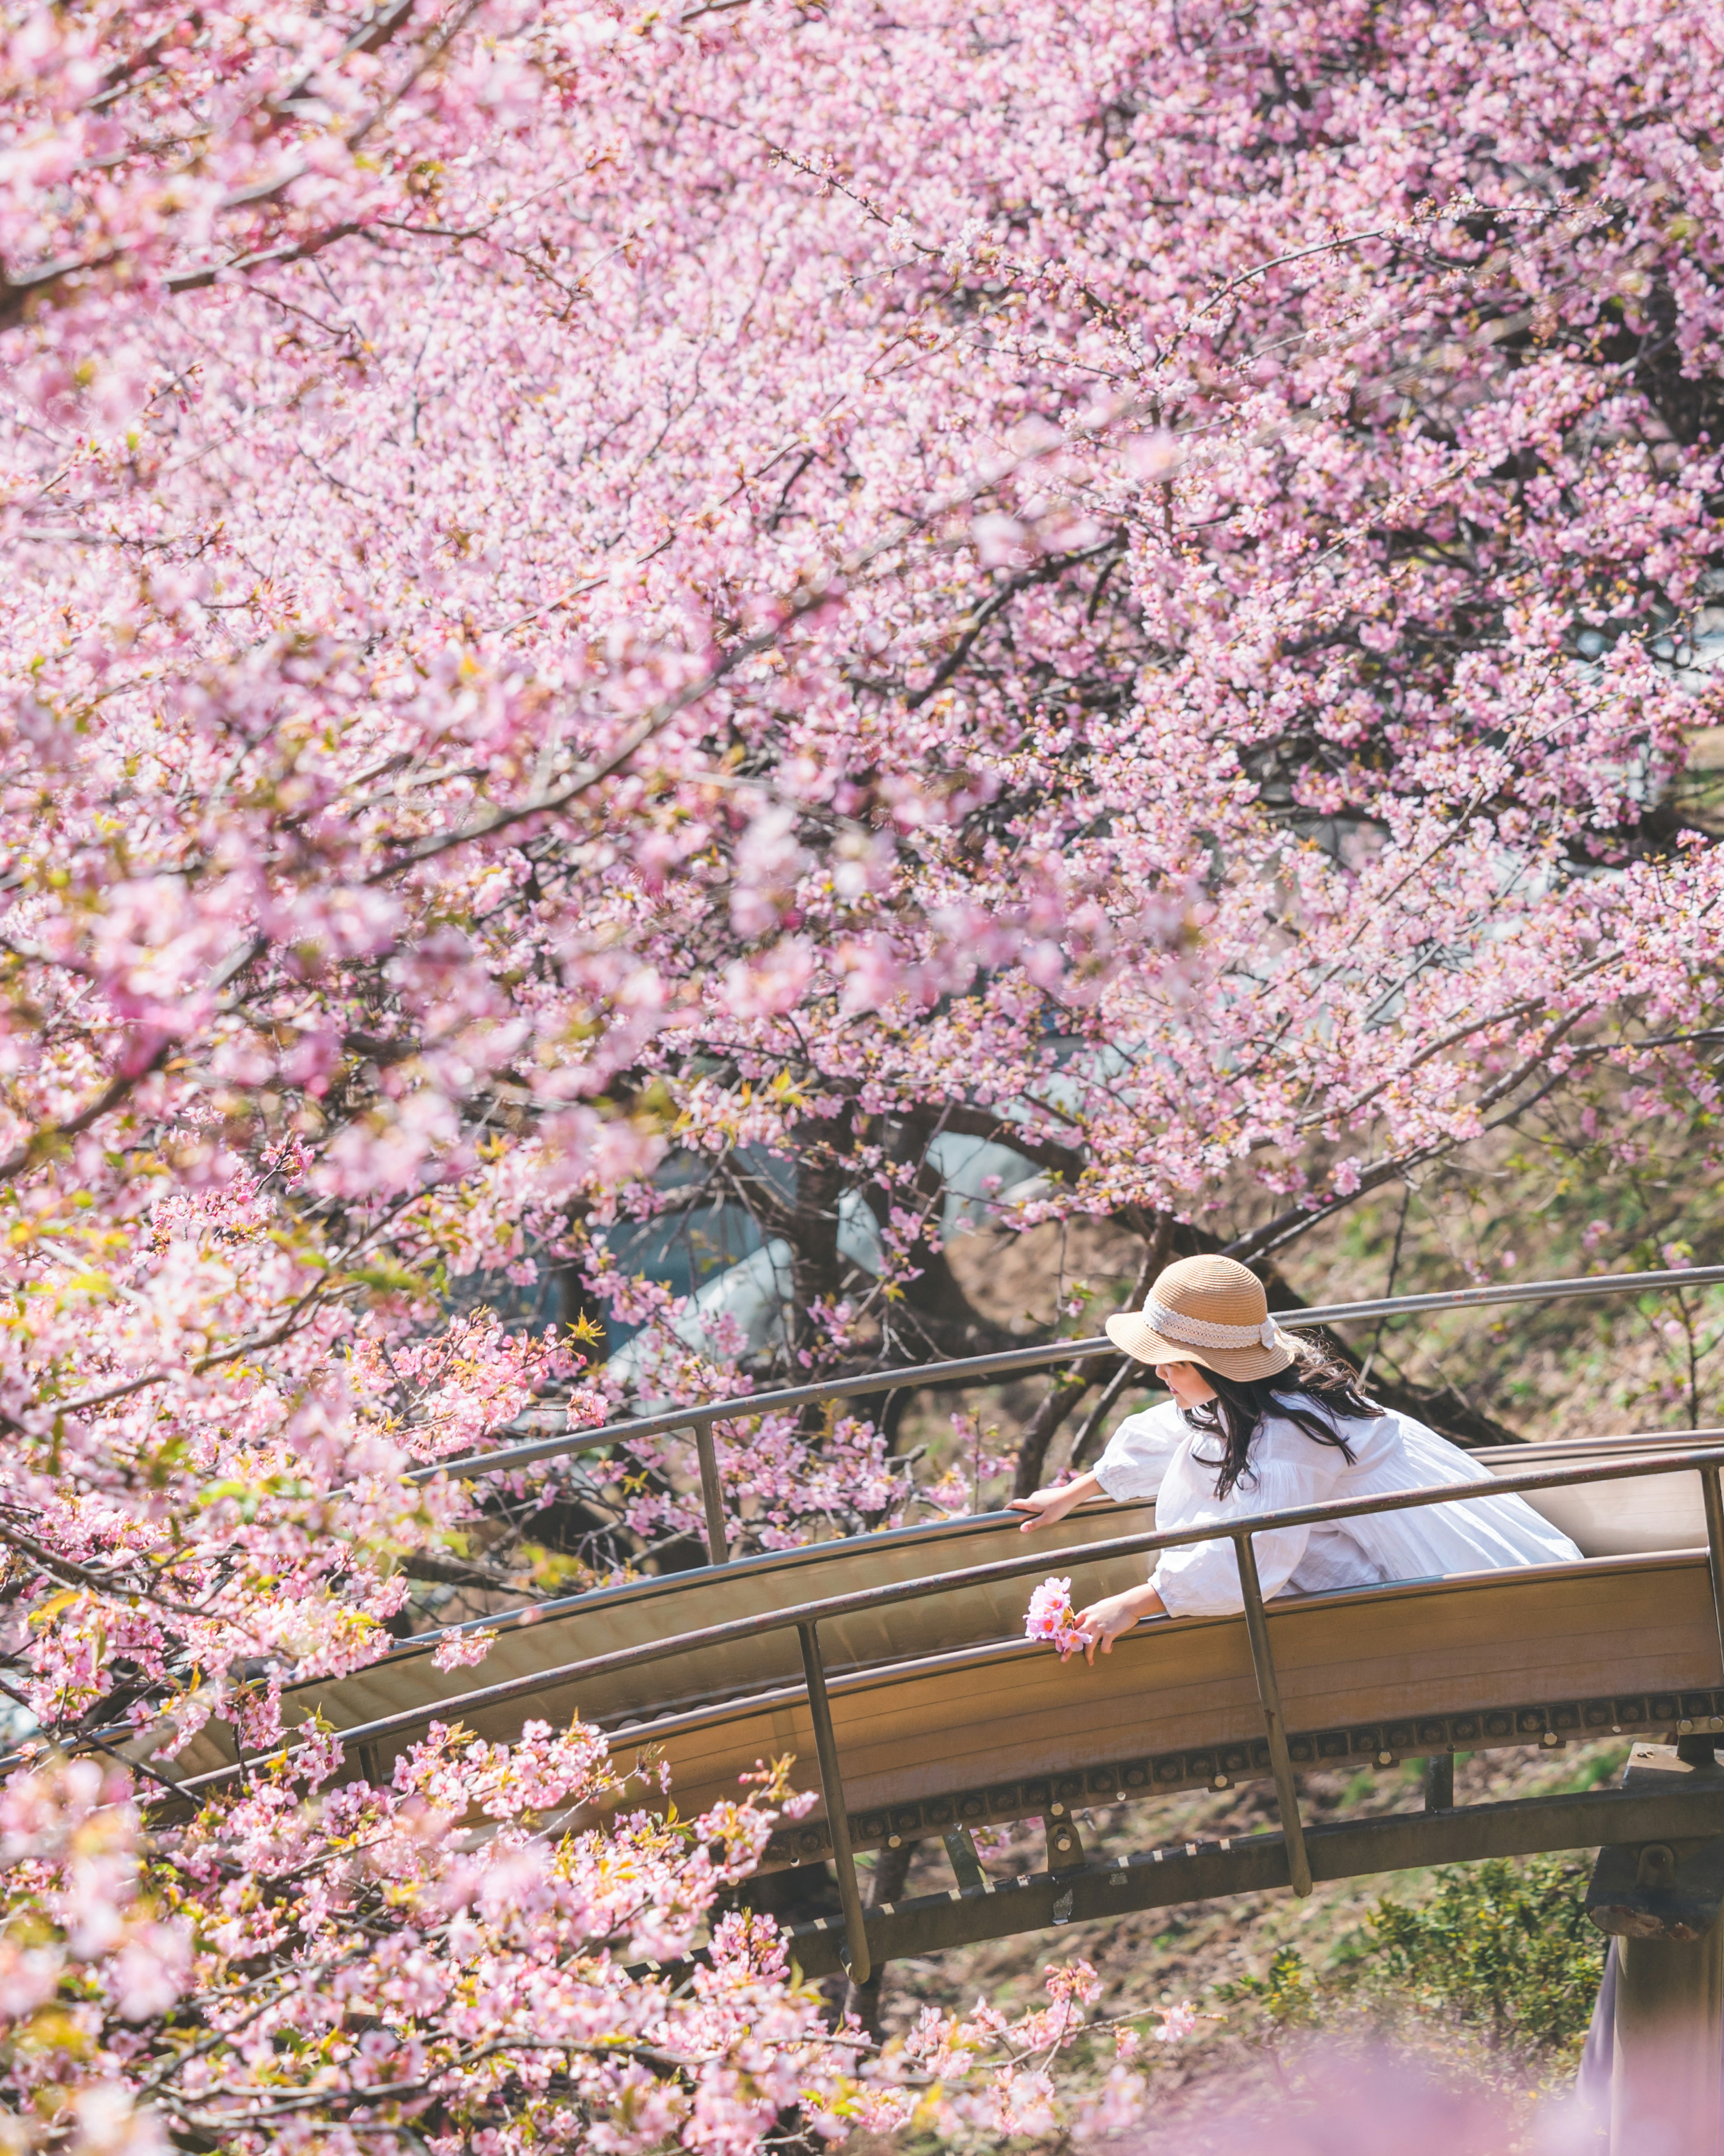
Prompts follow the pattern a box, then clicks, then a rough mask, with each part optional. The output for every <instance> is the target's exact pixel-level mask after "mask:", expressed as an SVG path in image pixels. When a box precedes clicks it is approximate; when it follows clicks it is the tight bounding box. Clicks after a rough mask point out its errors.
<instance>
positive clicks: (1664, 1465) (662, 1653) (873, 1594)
mask: <svg viewBox="0 0 1724 2156" xmlns="http://www.w3.org/2000/svg"><path fill="white" fill-rule="evenodd" d="M1686 1435H1689V1436H1691V1437H1695V1438H1699V1439H1701V1440H1717V1442H1716V1444H1711V1445H1708V1444H1702V1445H1701V1447H1700V1448H1699V1449H1695V1448H1693V1447H1691V1448H1689V1449H1688V1450H1685V1451H1680V1452H1660V1453H1657V1454H1655V1455H1650V1456H1648V1457H1647V1458H1645V1459H1644V1460H1612V1461H1599V1462H1597V1463H1593V1462H1591V1461H1588V1462H1586V1463H1584V1464H1583V1465H1582V1466H1578V1467H1558V1468H1547V1469H1545V1470H1544V1471H1542V1472H1540V1473H1537V1474H1530V1475H1503V1476H1496V1475H1493V1476H1489V1477H1487V1478H1485V1479H1484V1480H1481V1481H1478V1482H1444V1483H1439V1484H1438V1485H1435V1486H1431V1487H1426V1488H1421V1489H1417V1490H1394V1491H1389V1492H1388V1495H1386V1496H1378V1497H1339V1498H1331V1499H1330V1500H1329V1501H1327V1502H1326V1503H1324V1504H1321V1505H1301V1506H1296V1507H1290V1508H1289V1509H1287V1510H1285V1511H1283V1512H1259V1513H1255V1514H1253V1515H1251V1516H1250V1517H1248V1518H1245V1519H1243V1520H1238V1521H1234V1522H1232V1523H1231V1524H1229V1525H1225V1526H1224V1525H1221V1524H1219V1523H1218V1522H1214V1521H1210V1522H1208V1523H1206V1524H1205V1525H1203V1526H1202V1527H1169V1528H1164V1529H1153V1530H1150V1531H1147V1532H1144V1533H1142V1534H1136V1535H1116V1536H1112V1537H1109V1538H1107V1539H1106V1540H1104V1541H1101V1542H1093V1543H1070V1544H1068V1545H1066V1546H1065V1548H1060V1550H1059V1551H1058V1552H1057V1553H1050V1552H1049V1550H1048V1549H1047V1548H1045V1546H1044V1547H1043V1548H1040V1549H1038V1550H1035V1551H1034V1552H1026V1553H1025V1554H1024V1556H1022V1557H1013V1558H994V1559H993V1561H992V1562H991V1563H987V1564H974V1565H963V1566H960V1567H959V1568H957V1569H956V1570H954V1571H951V1572H936V1573H928V1574H927V1575H926V1577H925V1578H921V1579H899V1580H888V1581H885V1582H883V1583H882V1584H880V1585H879V1586H877V1587H859V1588H853V1589H851V1590H850V1592H849V1594H832V1595H827V1596H824V1597H823V1598H821V1599H818V1600H815V1601H813V1602H802V1603H793V1604H787V1605H786V1606H785V1607H783V1608H782V1609H762V1610H757V1611H756V1612H754V1613H753V1614H751V1615H749V1616H747V1617H731V1618H727V1619H726V1620H725V1621H724V1623H722V1624H721V1625H700V1626H698V1627H697V1628H696V1629H695V1630H693V1631H691V1632H676V1633H671V1634H668V1635H664V1636H663V1637H660V1638H659V1639H656V1640H641V1641H640V1642H639V1644H638V1645H634V1646H632V1647H616V1648H613V1650H611V1651H610V1652H609V1653H608V1654H604V1655H592V1656H589V1657H587V1659H585V1660H583V1661H572V1662H559V1663H557V1664H554V1665H553V1666H552V1667H551V1668H550V1669H546V1670H534V1671H528V1672H526V1674H525V1675H524V1676H518V1677H505V1678H503V1679H501V1680H500V1681H499V1682H497V1683H495V1684H492V1685H484V1686H479V1687H477V1688H476V1689H475V1690H474V1691H464V1692H457V1693H454V1694H453V1695H452V1696H451V1697H448V1698H444V1699H437V1700H433V1701H429V1702H426V1703H424V1704H423V1705H421V1706H418V1707H403V1708H400V1709H398V1711H397V1712H395V1713H393V1714H389V1715H384V1716H382V1717H379V1718H378V1719H377V1720H376V1721H374V1722H360V1723H358V1724H357V1725H355V1726H354V1727H351V1728H349V1729H341V1730H337V1731H336V1732H335V1734H336V1736H337V1737H338V1738H340V1739H341V1742H342V1743H344V1744H346V1743H354V1744H367V1743H377V1742H378V1741H380V1740H387V1739H388V1738H393V1737H400V1736H404V1735H406V1734H407V1733H408V1732H410V1731H412V1730H413V1729H417V1728H422V1727H424V1725H425V1724H426V1723H428V1722H440V1721H443V1720H444V1719H445V1718H447V1717H451V1716H459V1715H461V1714H464V1713H466V1712H469V1711H471V1710H472V1709H474V1708H477V1707H494V1706H497V1705H500V1704H501V1703H502V1702H505V1701H507V1700H511V1699H518V1698H522V1697H528V1696H530V1695H531V1693H533V1692H536V1691H546V1690H548V1689H549V1688H550V1687H551V1686H554V1685H562V1684H571V1683H573V1682H575V1681H577V1680H579V1679H582V1678H586V1679H596V1678H598V1677H605V1676H615V1675H617V1674H618V1672H620V1671H624V1670H632V1669H640V1668H644V1666H646V1665H647V1664H648V1663H649V1662H659V1661H669V1660H670V1658H671V1657H672V1656H673V1655H680V1654H687V1653H692V1652H695V1651H697V1650H700V1649H701V1648H706V1647H724V1646H729V1645H733V1644H734V1643H735V1642H736V1641H738V1640H755V1639H760V1638H762V1637H763V1636H764V1635H766V1634H767V1633H769V1632H780V1631H783V1630H787V1629H788V1628H789V1627H791V1626H793V1625H820V1624H824V1623H825V1622H826V1621H827V1620H829V1619H834V1618H839V1617H853V1616H857V1615H859V1614H863V1613H865V1612H866V1611H869V1610H873V1609H881V1608H885V1607H887V1606H890V1605H891V1604H896V1603H900V1602H914V1601H919V1600H921V1599H923V1598H924V1597H925V1596H927V1595H931V1594H951V1593H953V1592H955V1591H957V1589H961V1588H966V1587H985V1586H990V1585H992V1584H995V1583H996V1582H998V1581H1003V1580H1008V1579H1018V1578H1023V1577H1024V1575H1025V1574H1027V1573H1033V1572H1039V1571H1041V1570H1043V1569H1044V1568H1045V1567H1046V1566H1047V1564H1048V1563H1049V1562H1050V1560H1051V1561H1057V1562H1058V1563H1060V1564H1061V1565H1077V1564H1100V1563H1105V1562H1106V1561H1107V1560H1108V1559H1110V1558H1125V1557H1138V1556H1142V1555H1144V1554H1147V1553H1148V1552H1150V1551H1152V1550H1163V1549H1174V1548H1181V1547H1183V1545H1185V1544H1187V1543H1210V1542H1225V1541H1229V1540H1233V1541H1237V1540H1238V1539H1239V1537H1242V1536H1247V1537H1255V1536H1257V1535H1260V1534H1274V1533H1275V1532H1279V1531H1280V1530H1281V1529H1283V1528H1286V1527H1320V1526H1322V1525H1325V1524H1326V1523H1327V1522H1332V1521H1337V1520H1352V1519H1362V1518H1364V1517H1367V1516H1368V1515H1370V1514H1373V1513H1377V1512H1409V1511H1414V1510H1416V1509H1419V1508H1422V1507H1426V1506H1430V1505H1464V1504H1466V1503H1468V1502H1469V1501H1475V1500H1476V1499H1478V1498H1480V1497H1491V1496H1519V1495H1521V1493H1523V1492H1525V1491H1530V1490H1562V1489H1570V1488H1573V1487H1575V1486H1578V1485H1581V1484H1584V1483H1592V1482H1625V1481H1635V1480H1638V1479H1642V1478H1645V1477H1649V1476H1660V1475H1680V1474H1685V1473H1687V1472H1689V1471H1692V1470H1699V1471H1701V1472H1702V1473H1704V1472H1705V1471H1707V1470H1713V1471H1716V1470H1717V1469H1719V1468H1724V1427H1721V1428H1719V1429H1716V1430H1692V1431H1689V1432H1687V1433H1686ZM1720 1645H1721V1654H1724V1617H1721V1625H1720ZM232 1773H233V1768H214V1769H213V1770H212V1771H211V1772H210V1773H209V1774H203V1775H200V1776H198V1777H196V1778H194V1779H190V1780H188V1781H187V1782H186V1783H185V1784H184V1785H183V1786H184V1787H186V1788H187V1789H196V1788H198V1787H200V1786H202V1785H203V1784H206V1783H209V1782H212V1781H217V1780H219V1779H222V1778H223V1776H224V1775H228V1774H232Z"/></svg>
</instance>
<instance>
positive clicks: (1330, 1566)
mask: <svg viewBox="0 0 1724 2156" xmlns="http://www.w3.org/2000/svg"><path fill="white" fill-rule="evenodd" d="M1341 1427H1342V1431H1343V1433H1344V1435H1346V1438H1347V1442H1348V1444H1349V1445H1351V1446H1352V1452H1353V1460H1352V1466H1348V1464H1347V1458H1346V1456H1345V1455H1344V1454H1343V1453H1342V1450H1341V1449H1340V1447H1339V1446H1338V1445H1320V1444H1319V1443H1318V1442H1317V1441H1316V1439H1315V1438H1311V1437H1307V1436H1306V1435H1305V1433H1304V1431H1303V1430H1301V1429H1300V1428H1299V1426H1298V1425H1297V1424H1296V1423H1291V1422H1289V1421H1288V1420H1287V1419H1285V1417H1284V1416H1280V1415H1270V1416H1266V1417H1265V1419H1264V1422H1263V1424H1262V1427H1261V1428H1260V1430H1259V1431H1258V1433H1257V1437H1256V1440H1255V1443H1254V1444H1253V1445H1252V1447H1251V1464H1250V1466H1249V1467H1248V1468H1247V1469H1246V1471H1245V1472H1244V1475H1242V1476H1240V1477H1239V1481H1237V1482H1236V1483H1235V1484H1234V1486H1233V1488H1232V1490H1231V1491H1229V1493H1228V1495H1227V1496H1224V1497H1218V1496H1216V1494H1215V1476H1216V1468H1217V1464H1218V1462H1219V1460H1220V1457H1221V1442H1220V1440H1219V1438H1218V1437H1217V1436H1215V1435H1213V1433H1211V1432H1208V1431H1204V1430H1193V1429H1192V1428H1191V1426H1190V1425H1189V1424H1188V1423H1187V1422H1186V1420H1185V1418H1184V1416H1183V1414H1181V1412H1180V1410H1179V1408H1178V1404H1176V1403H1175V1402H1174V1401H1172V1400H1164V1401H1162V1403H1161V1404H1159V1405H1157V1406H1156V1407H1152V1408H1149V1409H1146V1410H1145V1411H1144V1413H1142V1414H1135V1415H1128V1416H1127V1417H1126V1420H1125V1421H1124V1422H1122V1423H1121V1424H1120V1426H1119V1428H1118V1429H1117V1430H1116V1431H1115V1432H1114V1434H1113V1435H1112V1436H1111V1438H1110V1439H1109V1440H1108V1443H1107V1449H1106V1451H1105V1452H1104V1453H1103V1454H1102V1455H1101V1460H1099V1461H1098V1462H1097V1463H1096V1466H1095V1479H1096V1481H1098V1482H1099V1483H1100V1484H1101V1487H1102V1488H1103V1489H1104V1490H1105V1491H1106V1492H1107V1494H1108V1496H1110V1497H1112V1498H1115V1499H1116V1500H1118V1499H1123V1498H1127V1497H1138V1498H1142V1497H1153V1498H1154V1499H1155V1501H1156V1525H1157V1527H1161V1528H1172V1527H1202V1526H1203V1525H1204V1524H1205V1523H1206V1522H1208V1521H1211V1520H1213V1521H1217V1522H1219V1521H1223V1520H1239V1519H1244V1518H1248V1517H1250V1516H1251V1515H1252V1514H1253V1513H1258V1512H1288V1511H1291V1510H1293V1509H1295V1508H1296V1507H1300V1506H1304V1505H1322V1504H1327V1503H1330V1502H1331V1501H1335V1500H1338V1499H1341V1498H1344V1497H1377V1496H1388V1493H1389V1492H1390V1491H1394V1490H1418V1489H1429V1488H1431V1487H1432V1486H1434V1485H1436V1484H1439V1483H1444V1482H1453V1483H1457V1484H1458V1483H1470V1484H1473V1485H1477V1484H1479V1483H1480V1482H1482V1483H1484V1484H1485V1486H1486V1488H1487V1489H1488V1488H1489V1486H1490V1485H1491V1480H1492V1477H1491V1475H1490V1473H1489V1472H1488V1471H1481V1470H1480V1468H1479V1466H1477V1465H1476V1463H1475V1461H1473V1460H1470V1459H1469V1458H1468V1457H1467V1455H1466V1454H1465V1453H1464V1452H1463V1451H1462V1450H1460V1446H1459V1445H1450V1444H1449V1441H1448V1440H1447V1439H1446V1438H1442V1437H1439V1436H1438V1435H1437V1434H1436V1432H1435V1431H1434V1430H1427V1429H1426V1427H1425V1425H1424V1424H1423V1423H1422V1422H1415V1421H1414V1419H1413V1417H1412V1416H1411V1415H1403V1414H1394V1413H1393V1412H1391V1413H1387V1414H1379V1415H1377V1416H1375V1417H1374V1418H1372V1419H1360V1420H1349V1421H1347V1422H1345V1423H1343V1424H1342V1425H1341ZM1255 1548H1256V1553H1257V1570H1258V1573H1259V1576H1260V1578H1261V1579H1262V1582H1263V1592H1264V1594H1265V1595H1266V1596H1267V1595H1271V1594H1282V1593H1284V1592H1285V1593H1290V1594H1326V1593H1327V1592H1329V1591H1330V1590H1331V1589H1334V1588H1337V1587H1368V1586H1375V1585H1377V1584H1379V1583H1381V1582H1383V1581H1384V1580H1391V1579H1431V1578H1439V1577H1440V1576H1441V1575H1442V1574H1444V1573H1451V1572H1491V1571H1497V1570H1500V1569H1503V1568H1506V1567H1508V1566H1511V1565H1521V1564H1568V1563H1573V1561H1574V1560H1575V1559H1576V1558H1578V1557H1579V1555H1580V1552H1579V1551H1578V1549H1577V1548H1575V1546H1574V1544H1573V1543H1572V1542H1570V1541H1569V1539H1568V1536H1567V1535H1564V1534H1561V1533H1559V1532H1557V1529H1556V1528H1555V1527H1552V1526H1551V1524H1550V1523H1549V1522H1548V1521H1547V1520H1543V1519H1541V1518H1540V1517H1539V1516H1538V1514H1537V1512H1534V1511H1533V1509H1532V1507H1531V1506H1530V1505H1529V1504H1528V1503H1527V1502H1526V1500H1525V1498H1523V1497H1517V1496H1514V1495H1513V1494H1512V1493H1511V1492H1506V1493H1505V1492H1498V1493H1496V1494H1493V1495H1490V1496H1475V1497H1468V1498H1466V1499H1465V1500H1464V1501H1462V1502H1460V1503H1458V1504H1454V1505H1422V1506H1419V1507H1415V1508H1413V1509H1410V1510H1408V1511H1406V1512H1372V1513H1367V1515H1366V1516H1365V1517H1364V1518H1362V1519H1357V1520H1341V1521H1334V1522H1326V1523H1325V1524H1323V1525H1321V1526H1319V1527H1283V1528H1278V1529H1276V1530H1275V1532H1272V1533H1269V1534H1262V1535H1259V1536H1257V1537H1256V1538H1255ZM1150 1579H1151V1584H1152V1585H1153V1587H1154V1588H1155V1589H1156V1591H1157V1594H1159V1595H1160V1596H1161V1598H1162V1601H1163V1602H1164V1603H1165V1604H1167V1608H1168V1609H1169V1610H1170V1611H1171V1612H1172V1614H1173V1615H1174V1616H1176V1617H1202V1616H1213V1615H1220V1614H1225V1613H1227V1612H1229V1611H1231V1610H1235V1609H1240V1608H1241V1607H1242V1606H1243V1597H1242V1596H1241V1594H1240V1592H1239V1565H1238V1562H1237V1560H1236V1559H1235V1558H1234V1546H1233V1544H1232V1543H1231V1542H1213V1543H1185V1544H1184V1545H1183V1546H1182V1547H1181V1548H1178V1549H1169V1550H1162V1552H1160V1553H1159V1561H1158V1562H1157V1565H1156V1567H1155V1569H1154V1571H1153V1572H1152V1573H1151V1575H1150Z"/></svg>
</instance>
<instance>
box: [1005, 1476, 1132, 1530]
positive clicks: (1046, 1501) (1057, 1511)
mask: <svg viewBox="0 0 1724 2156" xmlns="http://www.w3.org/2000/svg"><path fill="white" fill-rule="evenodd" d="M1106 1494H1107V1493H1106V1491H1104V1490H1103V1488H1102V1487H1101V1484H1100V1483H1099V1482H1098V1481H1096V1480H1095V1476H1094V1475H1080V1476H1079V1477H1078V1478H1077V1480H1076V1481H1075V1482H1062V1483H1061V1484H1060V1486H1059V1488H1058V1489H1057V1490H1034V1491H1031V1492H1030V1494H1029V1496H1027V1497H1014V1498H1013V1500H1012V1501H1011V1503H1010V1505H1009V1506H1008V1507H1007V1510H1008V1512H1028V1513H1029V1518H1028V1519H1027V1520H1026V1521H1025V1522H1024V1527H1023V1532H1024V1533H1025V1534H1026V1535H1027V1534H1029V1533H1031V1532H1033V1531H1034V1529H1035V1528H1037V1527H1052V1526H1053V1524H1054V1522H1055V1521H1056V1520H1063V1519H1064V1518H1065V1516H1066V1514H1067V1513H1068V1512H1070V1511H1071V1510H1072V1509H1073V1507H1075V1506H1078V1505H1081V1504H1082V1503H1083V1502H1084V1501H1085V1499H1086V1498H1090V1497H1101V1496H1106Z"/></svg>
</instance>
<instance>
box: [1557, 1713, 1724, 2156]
mask: <svg viewBox="0 0 1724 2156" xmlns="http://www.w3.org/2000/svg"><path fill="white" fill-rule="evenodd" d="M1623 1788H1624V1790H1625V1791H1632V1792H1634V1793H1635V1794H1641V1795H1649V1796H1650V1795H1651V1794H1654V1793H1655V1791H1657V1790H1659V1789H1666V1790H1671V1791H1675V1790H1678V1789H1680V1790H1682V1791H1684V1792H1685V1793H1686V1791H1688V1790H1690V1789H1695V1790H1700V1789H1710V1790H1714V1791H1716V1793H1717V1794H1719V1796H1720V1797H1721V1798H1724V1770H1721V1769H1720V1768H1719V1767H1718V1765H1717V1763H1716V1760H1715V1759H1714V1758H1713V1756H1712V1740H1711V1738H1709V1737H1705V1738H1684V1739H1683V1740H1682V1741H1681V1743H1680V1744H1675V1745H1669V1744H1637V1745H1636V1746H1635V1747H1634V1751H1633V1753H1631V1754H1630V1756H1629V1763H1628V1765H1627V1767H1626V1768H1624V1771H1623ZM1586 1906H1587V1911H1588V1915H1590V1917H1592V1920H1593V1922H1594V1923H1595V1924H1596V1925H1597V1926H1598V1928H1599V1929H1600V1930H1601V1931H1603V1932H1604V1933H1608V1934H1609V1936H1610V1938H1611V1939H1612V1941H1613V1947H1612V1958H1611V1967H1610V1970H1609V1974H1608V1975H1607V1977H1606V1979H1605V1985H1604V1992H1603V1998H1602V1999H1601V2001H1600V2006H1601V2010H1603V2011H1605V2012H1606V2013H1607V2014H1608V2021H1609V2059H1610V2150H1611V2156H1653V2153H1654V2152H1655V2151H1659V2150H1663V2149H1668V2150H1669V2151H1670V2156H1724V1922H1721V1920H1720V1913H1719V1912H1720V1910H1721V1908H1724V1835H1710V1836H1707V1837H1706V1838H1704V1839H1700V1838H1689V1837H1673V1838H1672V1839H1670V1840H1665V1841H1644V1842H1628V1843H1622V1842H1619V1843H1616V1844H1614V1845H1610V1846H1609V1847H1606V1848H1604V1849H1602V1850H1601V1851H1599V1853H1598V1862H1597V1863H1596V1865H1595V1866H1593V1878H1592V1884H1591V1885H1590V1886H1589V1887H1588V1890H1587V1897H1586Z"/></svg>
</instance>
